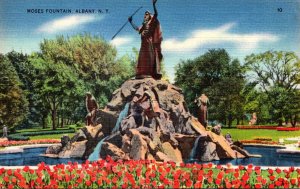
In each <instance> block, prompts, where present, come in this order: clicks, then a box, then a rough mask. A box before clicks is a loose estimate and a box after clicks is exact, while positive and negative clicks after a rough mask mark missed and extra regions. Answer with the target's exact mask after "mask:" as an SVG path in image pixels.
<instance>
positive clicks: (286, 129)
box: [276, 127, 300, 131]
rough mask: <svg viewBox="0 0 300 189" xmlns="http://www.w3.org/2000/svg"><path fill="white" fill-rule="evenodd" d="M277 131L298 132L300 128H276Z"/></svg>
mask: <svg viewBox="0 0 300 189" xmlns="http://www.w3.org/2000/svg"><path fill="white" fill-rule="evenodd" d="M276 129H277V131H299V130H300V127H277V128H276Z"/></svg>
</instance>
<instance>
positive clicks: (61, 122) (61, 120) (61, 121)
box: [60, 115, 64, 128]
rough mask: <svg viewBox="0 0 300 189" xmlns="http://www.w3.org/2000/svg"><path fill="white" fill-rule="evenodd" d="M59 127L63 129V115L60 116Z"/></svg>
mask: <svg viewBox="0 0 300 189" xmlns="http://www.w3.org/2000/svg"><path fill="white" fill-rule="evenodd" d="M60 127H61V128H64V117H63V115H61V119H60Z"/></svg>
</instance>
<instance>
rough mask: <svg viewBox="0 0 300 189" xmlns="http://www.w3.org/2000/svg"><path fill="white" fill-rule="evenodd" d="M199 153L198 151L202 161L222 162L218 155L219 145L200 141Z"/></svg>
mask: <svg viewBox="0 0 300 189" xmlns="http://www.w3.org/2000/svg"><path fill="white" fill-rule="evenodd" d="M197 151H198V159H199V160H200V161H213V160H220V158H219V156H218V153H217V145H216V144H215V143H213V142H207V141H206V140H200V141H199V145H198V150H197Z"/></svg>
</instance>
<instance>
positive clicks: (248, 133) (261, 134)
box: [222, 128, 300, 142]
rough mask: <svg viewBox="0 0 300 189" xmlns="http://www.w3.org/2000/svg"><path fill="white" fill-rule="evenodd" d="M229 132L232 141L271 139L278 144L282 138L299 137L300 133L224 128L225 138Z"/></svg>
mask: <svg viewBox="0 0 300 189" xmlns="http://www.w3.org/2000/svg"><path fill="white" fill-rule="evenodd" d="M227 132H229V133H230V135H231V137H232V139H233V140H234V141H235V140H253V139H255V138H271V139H272V140H273V141H276V142H278V141H279V139H280V138H292V137H299V136H300V131H277V130H268V129H249V130H246V129H227V128H222V134H223V135H224V136H225V135H226V133H227Z"/></svg>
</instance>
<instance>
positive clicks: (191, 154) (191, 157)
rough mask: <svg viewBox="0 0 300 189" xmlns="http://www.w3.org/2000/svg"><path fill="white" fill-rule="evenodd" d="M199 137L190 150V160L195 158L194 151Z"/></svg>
mask: <svg viewBox="0 0 300 189" xmlns="http://www.w3.org/2000/svg"><path fill="white" fill-rule="evenodd" d="M200 137H201V136H199V137H198V138H197V139H196V140H195V143H194V146H193V149H192V151H191V153H190V157H189V159H190V160H192V159H195V156H196V153H197V151H196V150H197V146H198V143H199V139H200Z"/></svg>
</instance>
